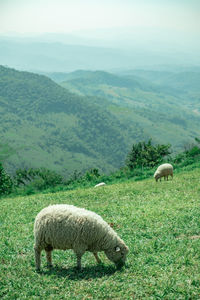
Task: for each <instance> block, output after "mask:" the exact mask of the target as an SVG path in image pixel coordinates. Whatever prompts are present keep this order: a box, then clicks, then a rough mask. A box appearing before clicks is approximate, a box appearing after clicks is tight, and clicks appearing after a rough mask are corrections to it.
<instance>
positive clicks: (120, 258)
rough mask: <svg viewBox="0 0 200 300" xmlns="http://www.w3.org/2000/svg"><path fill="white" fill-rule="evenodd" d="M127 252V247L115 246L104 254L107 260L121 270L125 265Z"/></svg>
mask: <svg viewBox="0 0 200 300" xmlns="http://www.w3.org/2000/svg"><path fill="white" fill-rule="evenodd" d="M128 251H129V249H128V247H127V246H125V245H123V246H122V245H119V246H115V247H114V248H113V249H109V250H107V251H105V254H106V256H107V257H108V259H110V260H111V261H112V262H114V263H115V265H116V266H117V268H121V267H123V266H124V264H125V261H126V256H127V254H128Z"/></svg>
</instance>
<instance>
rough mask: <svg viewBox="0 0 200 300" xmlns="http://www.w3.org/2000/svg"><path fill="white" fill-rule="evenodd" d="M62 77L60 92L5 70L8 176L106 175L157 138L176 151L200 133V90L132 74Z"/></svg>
mask: <svg viewBox="0 0 200 300" xmlns="http://www.w3.org/2000/svg"><path fill="white" fill-rule="evenodd" d="M53 76H54V79H55V78H56V76H57V75H56V74H54V75H53ZM59 76H60V78H61V77H62V78H64V77H63V76H65V82H64V83H62V85H63V87H62V86H60V85H58V84H57V83H56V82H54V81H52V80H51V79H50V78H48V77H46V76H43V75H38V74H33V73H29V72H19V71H16V70H14V69H9V68H6V67H3V66H2V67H0V137H1V144H5V145H8V147H11V148H12V151H11V152H12V156H10V157H9V158H8V160H7V162H6V168H8V169H9V171H13V170H15V169H16V168H18V167H46V168H49V169H54V170H56V171H59V172H62V173H64V174H66V175H68V174H71V173H73V172H74V171H75V170H78V171H80V170H86V169H88V168H99V169H100V170H102V171H104V172H109V171H111V170H114V169H116V168H119V167H120V166H123V165H124V161H125V158H126V156H127V154H128V152H129V151H130V149H131V146H132V144H133V143H134V142H139V141H144V140H147V139H149V138H152V140H153V143H162V144H168V143H170V144H172V149H173V151H175V152H177V151H182V150H183V148H184V146H185V145H188V144H190V143H192V142H193V141H194V138H195V137H199V135H200V128H199V124H200V114H199V101H198V99H199V98H198V97H199V96H198V95H199V93H198V92H195V93H194V92H193V93H189V94H187V93H186V92H185V93H184V94H183V93H179V90H177V89H175V90H174V89H172V90H171V89H170V88H166V87H165V86H162V85H160V86H157V85H155V84H154V83H153V82H151V81H149V80H148V79H147V78H144V77H143V78H141V77H138V76H135V75H134V74H129V75H127V76H128V78H127V76H117V75H114V74H110V73H107V72H102V71H95V72H90V71H77V72H73V73H71V74H65V75H64V74H59ZM78 94H79V95H78ZM188 95H189V98H188ZM191 95H192V97H190V96H191ZM14 152H15V154H14V155H13V153H14Z"/></svg>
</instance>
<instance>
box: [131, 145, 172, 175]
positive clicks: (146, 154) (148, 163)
mask: <svg viewBox="0 0 200 300" xmlns="http://www.w3.org/2000/svg"><path fill="white" fill-rule="evenodd" d="M170 147H171V145H169V144H168V145H159V144H158V145H152V141H151V139H150V140H148V142H147V143H146V142H139V143H138V144H133V146H132V149H131V151H130V153H129V154H128V156H127V159H126V165H127V166H128V167H129V168H130V169H131V170H133V169H135V168H142V169H143V168H152V167H154V166H156V165H157V164H159V163H160V162H161V161H163V158H164V157H165V156H167V155H169V154H170V151H169V148H170Z"/></svg>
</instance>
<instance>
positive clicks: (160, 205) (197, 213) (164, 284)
mask: <svg viewBox="0 0 200 300" xmlns="http://www.w3.org/2000/svg"><path fill="white" fill-rule="evenodd" d="M199 177H200V168H196V169H194V170H192V171H187V172H186V171H184V172H179V173H177V172H176V171H175V176H174V180H173V181H171V180H170V181H168V182H164V181H162V182H161V183H160V182H159V183H155V182H154V180H153V179H152V178H151V179H148V180H144V181H138V182H132V181H129V182H128V181H127V182H126V183H120V184H114V185H110V186H106V187H104V188H99V189H94V188H91V189H79V190H75V191H70V192H59V193H56V194H46V195H42V194H41V195H35V196H29V197H19V198H5V199H1V201H0V209H1V215H0V224H1V240H0V261H1V273H0V297H3V298H4V299H134V298H136V299H199V298H200V277H199V274H200V261H199V260H200V256H199V247H200V205H199V204H200V187H199ZM53 203H69V204H74V205H78V206H80V207H85V208H88V209H91V210H93V211H95V212H97V213H99V214H100V215H101V216H102V217H103V218H104V219H105V220H106V221H107V222H109V223H110V222H112V223H114V229H115V230H116V231H117V232H118V233H119V235H120V236H121V237H122V238H123V239H124V240H125V242H126V243H127V245H128V246H129V248H130V253H129V255H128V259H127V266H126V268H124V269H123V270H122V271H121V272H120V271H115V267H114V266H113V265H112V263H111V262H110V261H108V260H107V258H106V257H105V255H104V254H103V253H101V254H100V255H101V258H102V260H103V264H102V265H100V266H97V265H96V263H95V261H94V258H93V256H92V255H91V254H90V253H86V254H85V255H84V256H83V266H84V269H83V271H82V272H81V273H78V272H76V270H75V269H74V266H75V257H74V254H73V252H72V251H66V252H64V251H54V254H53V263H54V268H53V269H52V270H51V271H49V270H48V269H47V268H46V265H45V263H46V262H45V257H44V254H43V259H42V272H41V274H38V273H36V272H35V271H34V255H33V222H34V218H35V216H36V214H37V213H38V211H40V209H42V208H43V207H44V206H47V205H49V204H53Z"/></svg>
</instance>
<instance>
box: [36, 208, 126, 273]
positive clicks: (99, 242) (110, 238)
mask: <svg viewBox="0 0 200 300" xmlns="http://www.w3.org/2000/svg"><path fill="white" fill-rule="evenodd" d="M34 236H35V245H34V249H35V264H36V269H37V270H40V263H41V259H40V256H41V251H42V250H43V249H44V250H45V251H46V258H47V264H48V266H51V265H52V258H51V252H52V250H53V249H62V250H66V249H73V250H74V252H75V254H76V257H77V268H78V269H81V257H82V255H83V254H84V253H85V251H90V252H92V253H93V254H94V256H95V258H96V260H97V262H98V263H100V262H101V261H100V259H99V257H98V252H99V251H104V252H105V254H106V256H107V257H108V259H109V260H111V261H112V262H114V263H115V264H116V266H117V267H122V266H123V265H124V264H125V260H126V255H127V253H128V247H127V246H126V245H125V243H124V242H123V240H121V239H120V238H119V237H118V235H117V233H116V232H115V231H114V230H113V229H112V228H111V227H110V226H109V225H108V224H107V223H106V222H105V221H104V220H103V219H102V218H101V217H100V216H99V215H97V214H96V213H94V212H91V211H89V210H86V209H83V208H78V207H75V206H73V205H67V204H57V205H52V206H49V207H46V208H44V209H42V210H41V211H40V212H39V214H38V215H37V216H36V219H35V224H34Z"/></svg>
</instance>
